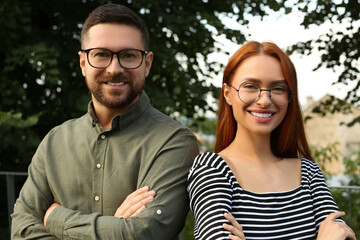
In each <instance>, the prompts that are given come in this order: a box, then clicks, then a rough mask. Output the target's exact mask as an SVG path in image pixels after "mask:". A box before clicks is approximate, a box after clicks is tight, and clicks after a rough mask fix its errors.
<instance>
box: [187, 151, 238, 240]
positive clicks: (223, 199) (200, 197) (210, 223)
mask: <svg viewBox="0 0 360 240" xmlns="http://www.w3.org/2000/svg"><path fill="white" fill-rule="evenodd" d="M202 156H203V155H199V156H198V157H197V158H196V160H195V164H196V162H197V161H198V160H199V159H200V158H201V157H202ZM188 181H189V185H188V193H189V197H190V209H191V211H192V213H193V215H194V218H195V229H194V236H195V239H228V235H229V234H230V232H228V231H226V230H225V229H224V228H223V227H222V224H223V223H227V224H229V222H228V220H227V219H226V218H225V217H224V213H225V212H231V202H232V187H231V184H230V183H229V180H228V179H227V178H226V176H225V175H224V174H223V173H222V172H221V171H219V170H218V169H216V168H214V167H211V166H208V165H206V164H204V165H201V164H196V165H194V167H193V168H192V169H191V172H190V174H189V177H188Z"/></svg>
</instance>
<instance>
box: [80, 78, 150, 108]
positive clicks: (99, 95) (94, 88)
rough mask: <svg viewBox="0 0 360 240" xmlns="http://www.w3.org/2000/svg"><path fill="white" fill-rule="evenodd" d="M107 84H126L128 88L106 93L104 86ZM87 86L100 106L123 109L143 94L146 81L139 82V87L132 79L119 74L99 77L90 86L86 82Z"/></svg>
mask: <svg viewBox="0 0 360 240" xmlns="http://www.w3.org/2000/svg"><path fill="white" fill-rule="evenodd" d="M106 82H125V83H126V85H127V86H124V88H127V89H112V90H106V92H105V90H104V89H103V87H102V86H103V84H105V83H106ZM86 84H87V86H88V88H89V91H90V92H91V94H92V95H93V96H94V98H95V99H96V100H97V101H98V102H99V103H100V104H102V105H104V106H105V107H107V108H110V109H121V108H124V107H127V106H128V105H129V104H131V103H132V102H133V101H134V99H135V98H137V97H138V96H139V95H140V94H141V91H142V89H143V88H144V85H145V79H143V81H141V82H139V83H138V85H134V81H133V80H132V79H131V78H129V77H126V76H124V75H123V74H118V75H115V76H110V77H109V76H107V77H97V78H95V80H94V81H93V82H92V83H90V84H89V82H88V80H86Z"/></svg>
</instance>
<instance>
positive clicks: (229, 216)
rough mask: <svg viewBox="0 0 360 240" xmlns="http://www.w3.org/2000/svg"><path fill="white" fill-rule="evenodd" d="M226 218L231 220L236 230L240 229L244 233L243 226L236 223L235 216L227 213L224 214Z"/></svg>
mask: <svg viewBox="0 0 360 240" xmlns="http://www.w3.org/2000/svg"><path fill="white" fill-rule="evenodd" d="M224 217H225V218H226V219H227V220H229V222H230V223H231V225H233V226H234V227H235V228H237V229H239V230H240V231H242V226H241V225H240V224H239V223H238V222H237V221H236V219H235V218H234V216H233V215H232V214H231V213H229V212H227V213H224Z"/></svg>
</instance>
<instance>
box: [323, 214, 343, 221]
mask: <svg viewBox="0 0 360 240" xmlns="http://www.w3.org/2000/svg"><path fill="white" fill-rule="evenodd" d="M343 216H345V213H344V212H333V213H330V214H329V215H328V216H327V217H326V218H325V221H335V219H337V218H339V217H343Z"/></svg>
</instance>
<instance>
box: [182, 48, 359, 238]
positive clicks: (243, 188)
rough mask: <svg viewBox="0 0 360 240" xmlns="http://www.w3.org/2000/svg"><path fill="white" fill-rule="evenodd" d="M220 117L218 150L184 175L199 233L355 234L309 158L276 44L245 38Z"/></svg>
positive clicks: (228, 77)
mask: <svg viewBox="0 0 360 240" xmlns="http://www.w3.org/2000/svg"><path fill="white" fill-rule="evenodd" d="M218 118H219V119H218V130H217V140H216V146H215V152H216V153H203V154H200V155H199V156H197V158H196V159H195V161H194V164H193V167H192V169H191V170H190V173H189V177H188V181H189V186H188V192H189V196H190V199H191V201H190V208H191V210H192V212H193V214H194V217H195V230H194V235H195V238H196V239H228V238H229V237H230V238H231V239H245V238H246V239H247V240H250V239H327V240H329V239H345V238H349V239H356V238H355V234H354V232H353V231H352V230H351V229H350V228H349V227H348V226H347V225H346V224H345V223H344V222H343V221H342V220H341V217H342V216H344V213H343V212H338V207H337V205H336V203H335V202H334V200H333V198H332V196H331V193H330V191H329V189H328V187H327V186H326V183H325V180H324V177H323V175H322V173H321V170H320V168H319V166H318V165H317V164H316V163H314V162H313V159H312V157H311V154H310V150H309V146H308V143H307V140H306V137H305V132H304V126H303V120H302V115H301V110H300V106H299V102H298V98H297V79H296V72H295V68H294V66H293V64H292V62H291V60H290V59H289V57H288V56H287V55H286V54H285V53H284V52H283V51H282V50H280V48H278V47H277V46H276V45H275V44H273V43H270V42H264V43H261V44H260V43H258V42H249V43H247V44H245V45H244V46H243V47H241V48H240V49H239V50H238V51H237V52H236V53H235V54H234V55H233V56H232V57H231V58H230V61H229V63H228V65H227V67H226V68H225V72H224V77H223V86H222V91H221V96H220V106H219V117H218ZM299 156H300V157H299ZM224 213H225V216H224ZM226 213H231V214H232V215H233V217H234V218H235V219H233V220H232V221H230V223H231V224H232V225H231V224H230V225H229V221H228V220H227V219H229V220H230V219H231V215H230V214H226ZM235 220H236V221H235ZM239 224H240V225H239ZM231 234H234V235H236V237H235V236H234V235H231Z"/></svg>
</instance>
